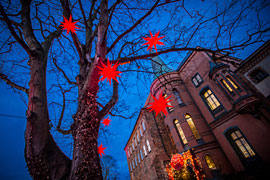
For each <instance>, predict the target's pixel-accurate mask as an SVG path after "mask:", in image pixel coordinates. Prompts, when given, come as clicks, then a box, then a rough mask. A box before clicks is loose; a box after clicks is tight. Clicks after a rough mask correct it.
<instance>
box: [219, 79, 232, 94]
mask: <svg viewBox="0 0 270 180" xmlns="http://www.w3.org/2000/svg"><path fill="white" fill-rule="evenodd" d="M221 82H222V84H223V85H224V86H225V87H226V88H227V89H228V90H229V91H230V92H232V91H233V90H232V88H231V87H230V86H229V84H228V83H227V82H226V81H225V80H224V79H222V80H221Z"/></svg>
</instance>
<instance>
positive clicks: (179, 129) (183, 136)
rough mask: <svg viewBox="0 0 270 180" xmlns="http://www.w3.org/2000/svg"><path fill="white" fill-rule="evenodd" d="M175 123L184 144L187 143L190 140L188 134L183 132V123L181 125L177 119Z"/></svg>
mask: <svg viewBox="0 0 270 180" xmlns="http://www.w3.org/2000/svg"><path fill="white" fill-rule="evenodd" d="M174 124H175V126H176V128H177V131H178V133H179V135H180V137H181V139H182V141H183V144H184V145H185V144H187V143H188V142H187V139H186V136H185V134H184V132H183V130H182V128H181V125H180V123H179V121H178V120H177V119H176V120H174Z"/></svg>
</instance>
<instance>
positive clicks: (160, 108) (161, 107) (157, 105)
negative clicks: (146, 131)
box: [147, 93, 172, 117]
mask: <svg viewBox="0 0 270 180" xmlns="http://www.w3.org/2000/svg"><path fill="white" fill-rule="evenodd" d="M151 96H152V95H151ZM152 97H153V99H154V102H152V103H149V104H151V106H149V107H148V108H147V109H151V110H150V111H149V112H151V111H153V110H154V111H155V112H156V117H157V115H158V114H159V113H160V112H163V113H164V114H165V116H166V115H167V114H168V112H167V110H166V108H167V107H172V106H171V105H168V103H169V102H170V100H169V98H170V97H171V96H169V97H167V98H164V97H163V96H162V93H160V95H159V98H158V99H157V98H155V97H154V96H152Z"/></svg>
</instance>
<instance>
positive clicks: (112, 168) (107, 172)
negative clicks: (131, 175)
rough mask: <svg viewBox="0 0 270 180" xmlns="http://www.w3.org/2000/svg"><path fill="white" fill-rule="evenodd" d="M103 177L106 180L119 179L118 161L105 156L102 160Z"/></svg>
mask: <svg viewBox="0 0 270 180" xmlns="http://www.w3.org/2000/svg"><path fill="white" fill-rule="evenodd" d="M101 167H102V175H103V179H104V180H113V179H117V178H118V176H119V171H118V166H117V160H116V159H115V158H114V157H112V156H110V155H105V156H104V157H102V159H101Z"/></svg>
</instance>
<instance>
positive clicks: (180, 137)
mask: <svg viewBox="0 0 270 180" xmlns="http://www.w3.org/2000/svg"><path fill="white" fill-rule="evenodd" d="M175 121H178V123H177V124H179V126H180V128H181V130H182V132H183V135H184V138H185V140H186V142H187V143H184V140H183V138H182V136H181V134H180V132H179V130H178V127H177V125H176V123H175ZM173 124H174V128H175V130H176V132H177V134H178V136H179V139H180V142H181V144H182V146H183V148H184V149H185V148H187V147H188V141H187V138H186V135H185V133H184V131H183V128H182V127H181V124H180V122H179V120H178V119H174V120H173Z"/></svg>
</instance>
